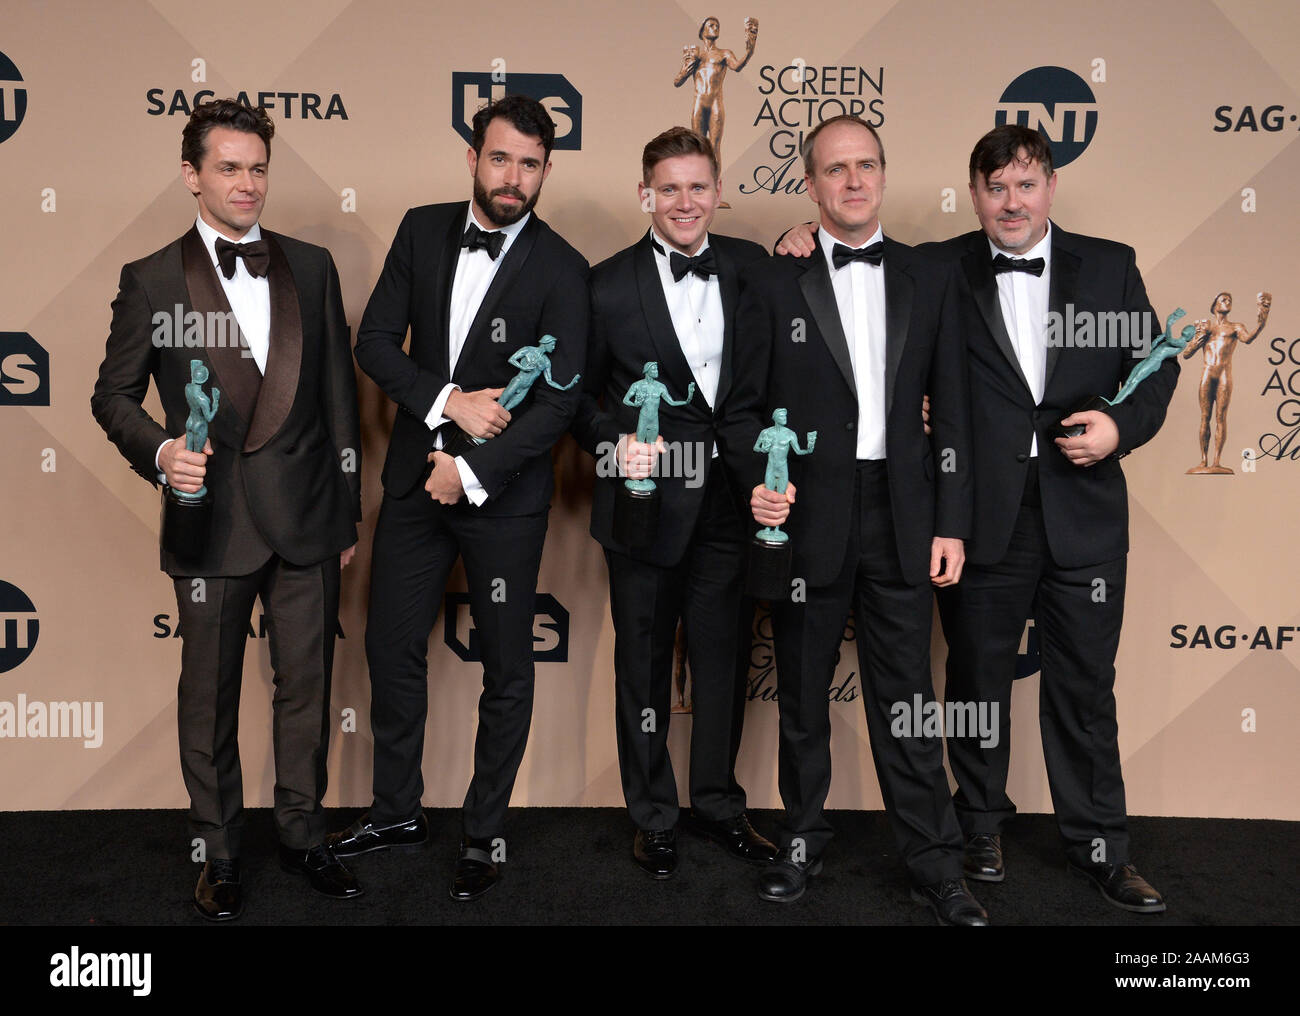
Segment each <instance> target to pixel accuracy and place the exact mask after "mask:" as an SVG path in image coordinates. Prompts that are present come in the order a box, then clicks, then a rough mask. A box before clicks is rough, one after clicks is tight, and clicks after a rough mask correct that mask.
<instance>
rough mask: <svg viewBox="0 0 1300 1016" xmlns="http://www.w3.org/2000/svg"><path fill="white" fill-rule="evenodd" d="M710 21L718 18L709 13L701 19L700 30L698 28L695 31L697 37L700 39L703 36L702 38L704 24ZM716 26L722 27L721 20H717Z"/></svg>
mask: <svg viewBox="0 0 1300 1016" xmlns="http://www.w3.org/2000/svg"><path fill="white" fill-rule="evenodd" d="M710 21H718V19H717V18H715V17H714V16H713V15H712V14H710V15H709V16H708V17H707V18H705V19H704V20H703V21H701V22H700V30H699V32H698V33H697V37H698V38H700V39H703V38H704V26H705V25H707V24H708V23H709V22H710ZM718 27H719V28H721V27H722V22H721V21H718Z"/></svg>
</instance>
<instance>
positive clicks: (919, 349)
mask: <svg viewBox="0 0 1300 1016" xmlns="http://www.w3.org/2000/svg"><path fill="white" fill-rule="evenodd" d="M803 154H804V162H805V173H806V177H805V179H806V181H807V185H808V191H809V195H810V196H811V197H812V199H813V201H814V202H816V203H817V205H818V208H819V211H820V218H821V226H822V228H821V231H820V234H819V240H820V243H819V245H818V248H817V249H816V250H815V251H814V253H813V256H812V257H811V258H809V259H807V260H798V259H794V258H777V259H773V260H768V261H763V262H759V263H757V264H755V265H754V266H752V267H751V268H750V269H749V271H748V272H747V273H746V277H745V287H744V290H743V293H742V298H741V306H740V311H739V314H738V317H737V322H736V331H737V335H738V336H740V341H738V343H737V347H736V352H735V355H734V357H733V367H734V375H735V380H734V382H733V385H732V390H731V393H730V395H729V396H728V399H729V402H728V405H727V406H726V407H724V408H725V415H726V418H727V421H728V422H727V426H726V429H725V430H724V432H723V444H724V447H725V450H726V454H727V456H728V462H729V463H734V465H735V469H736V470H737V472H738V474H739V475H741V476H745V477H747V478H748V480H747V488H748V487H749V486H751V485H752V491H753V493H752V500H751V506H752V511H753V515H754V519H755V521H757V522H758V523H761V524H762V525H764V526H770V525H777V524H787V523H788V529H787V532H788V533H789V536H790V541H791V544H792V546H793V566H792V580H793V581H792V590H791V597H790V598H789V599H788V600H785V601H782V602H780V603H773V605H772V606H773V615H774V621H775V649H776V660H777V674H778V697H779V703H780V710H781V742H780V744H781V747H780V789H781V797H782V800H783V801H784V803H785V808H786V814H785V821H784V827H783V829H782V831H781V840H780V846H781V853H780V856H779V858H778V860H777V862H776V863H775V864H773V865H772V866H770V867H769V868H767V869H765V870H764V872H763V874H762V876H761V878H760V885H759V895H760V896H761V897H762V898H763V899H767V900H773V901H780V902H785V901H789V900H793V899H797V898H798V897H799V896H800V895H802V893H803V892H804V889H805V885H806V883H807V881H808V879H809V877H810V876H813V875H816V874H817V873H818V872H819V871H820V870H821V863H822V862H821V855H822V852H823V851H824V850H825V848H826V846H827V844H828V843H829V841H830V838H831V827H830V825H829V823H828V822H827V821H826V817H825V814H824V811H823V805H824V803H825V800H826V794H827V791H828V789H829V786H830V715H829V702H828V693H829V688H830V685H831V679H832V676H833V674H834V670H835V665H836V661H837V658H838V651H839V647H840V641H841V637H842V634H843V630H844V619H845V617H846V615H847V614H848V612H849V610H850V609H852V611H853V614H854V619H855V626H856V632H857V648H858V662H859V667H860V674H859V678H860V681H861V685H862V692H863V701H864V705H865V708H866V716H867V729H868V732H869V734H870V737H871V745H872V754H873V756H874V758H875V764H876V772H877V776H878V777H879V780H880V787H881V793H882V795H883V797H884V802H885V808H886V810H887V812H888V814H889V817H890V820H891V822H892V824H893V826H894V831H895V834H896V836H897V839H898V843H899V846H900V849H901V853H902V856H903V860H904V862H905V864H906V866H907V869H908V874H909V877H910V879H911V882H912V887H913V890H912V891H913V895H914V898H915V899H917V900H918V902H922V903H924V904H926V905H928V906H930V907H931V908H932V909H933V910H934V912H935V913H936V915H937V916H938V918H939V920H940V921H941V922H943V923H952V924H966V925H977V924H985V923H987V915H986V914H985V913H984V910H983V908H982V907H981V906H980V905H979V903H978V902H977V901H976V900H975V898H974V897H973V896H972V895H971V894H970V892H969V890H968V889H967V887H966V884H965V882H964V880H963V879H962V843H961V834H960V829H959V827H958V825H957V820H956V817H955V816H954V814H953V806H952V798H951V795H950V794H949V791H948V783H947V776H946V774H945V772H944V768H943V746H942V745H941V744H940V743H939V741H938V739H937V738H932V737H894V736H893V735H892V734H891V731H890V720H891V709H892V708H893V707H894V706H895V704H897V703H904V704H906V705H907V706H908V707H909V708H911V705H912V703H913V702H914V701H915V698H914V696H919V697H920V698H921V700H922V701H923V702H925V703H932V702H933V700H934V693H933V689H932V687H931V680H930V618H931V612H932V596H933V594H932V592H931V583H933V584H935V585H949V584H952V583H954V582H956V581H957V580H958V579H959V578H960V576H961V569H962V562H963V547H962V541H963V539H964V538H965V537H966V536H967V535H968V533H969V530H970V513H971V486H970V479H971V472H970V462H971V452H970V435H969V433H968V423H967V407H966V383H965V363H964V351H963V347H962V343H961V339H960V334H959V331H958V329H957V318H956V300H955V292H954V286H953V284H952V282H951V273H950V271H949V270H948V269H947V268H946V267H945V266H942V265H939V264H936V263H934V262H932V261H931V260H930V259H927V258H925V257H923V256H921V255H919V254H917V253H916V252H915V251H913V250H911V249H910V248H908V247H906V246H905V245H903V244H900V243H897V242H895V241H893V240H891V239H882V237H883V234H882V232H881V229H880V225H879V219H878V213H879V208H880V203H881V198H882V196H883V191H884V185H885V160H884V152H883V150H882V147H881V145H880V140H879V138H878V136H877V135H876V132H875V131H874V129H872V128H871V127H870V126H869V125H868V124H866V123H865V122H864V121H862V120H861V119H860V118H857V117H853V116H844V117H835V118H833V119H830V120H826V121H824V122H823V123H822V124H820V125H819V126H818V127H817V128H816V129H814V130H813V131H812V132H811V133H810V134H809V135H808V138H807V139H806V140H805V142H804V150H803ZM941 392H942V393H943V394H942V396H940V394H939V393H941ZM926 393H929V394H930V395H931V396H932V404H933V411H932V420H931V423H932V426H933V437H932V438H927V436H926V433H925V430H924V427H923V423H922V419H921V416H920V414H919V413H918V412H917V410H918V408H919V407H920V405H921V402H922V398H923V396H924V395H925V394H926ZM775 409H786V410H787V411H788V415H789V423H790V426H791V427H792V428H794V429H796V430H797V431H799V432H800V433H803V432H805V431H816V432H817V434H818V440H817V446H816V450H815V451H814V452H813V453H812V454H811V455H806V456H801V457H799V458H798V459H796V460H794V461H792V462H791V463H790V466H789V469H790V476H791V479H792V482H791V483H790V485H789V487H788V489H787V490H786V491H785V492H774V491H768V490H767V489H766V487H765V486H764V485H763V482H762V480H763V459H762V457H760V456H757V455H755V454H754V452H753V447H754V443H755V438H756V437H757V434H758V432H759V430H760V428H761V427H763V426H765V425H766V423H767V420H768V419H769V418H770V417H771V414H772V412H773V410H775ZM796 488H797V494H798V500H797V502H796V501H795V495H796Z"/></svg>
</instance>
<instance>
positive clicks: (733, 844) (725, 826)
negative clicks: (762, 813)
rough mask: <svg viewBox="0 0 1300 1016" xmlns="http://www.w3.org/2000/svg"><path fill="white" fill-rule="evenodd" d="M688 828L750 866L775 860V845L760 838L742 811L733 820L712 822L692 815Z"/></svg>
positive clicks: (762, 837) (688, 820)
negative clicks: (721, 846) (719, 844)
mask: <svg viewBox="0 0 1300 1016" xmlns="http://www.w3.org/2000/svg"><path fill="white" fill-rule="evenodd" d="M687 825H688V827H689V828H690V829H691V830H692V831H693V832H696V833H698V834H699V835H701V836H704V837H706V838H707V839H710V840H713V841H714V842H715V843H721V844H722V845H723V846H724V847H726V849H727V853H729V854H730V855H731V856H732V857H735V858H739V859H740V860H742V861H748V862H749V863H750V864H771V863H772V862H773V861H775V860H776V845H775V844H774V843H772V841H771V840H769V839H767V838H766V837H765V836H760V835H759V834H758V833H757V832H756V831H755V830H754V827H753V826H752V825H750V824H749V816H748V815H746V814H745V813H744V812H743V811H742V812H741V813H740V814H739V815H737V816H736V817H735V818H732V819H726V820H724V821H713V820H711V819H707V818H700V817H699V816H698V815H696V814H694V813H692V814H691V815H690V816H689V817H688V819H687Z"/></svg>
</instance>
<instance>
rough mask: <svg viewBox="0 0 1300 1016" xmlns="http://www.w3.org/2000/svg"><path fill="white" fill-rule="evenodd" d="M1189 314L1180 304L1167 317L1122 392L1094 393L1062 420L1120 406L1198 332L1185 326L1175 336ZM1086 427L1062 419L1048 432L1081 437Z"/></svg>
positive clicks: (1121, 388) (1179, 351)
mask: <svg viewBox="0 0 1300 1016" xmlns="http://www.w3.org/2000/svg"><path fill="white" fill-rule="evenodd" d="M1186 315H1187V311H1185V310H1183V308H1182V307H1179V308H1178V309H1177V310H1175V311H1174V312H1173V313H1172V314H1170V315H1169V317H1168V319H1167V320H1166V321H1165V330H1164V334H1162V335H1159V336H1157V338H1156V342H1155V343H1154V345H1152V347H1151V352H1149V353H1148V354H1147V355H1146V356H1144V357H1143V358H1142V359H1141V360H1139V361H1138V362H1137V364H1136V365H1135V366H1134V368H1133V369H1132V370H1131V371H1129V375H1128V378H1127V379H1126V380H1125V381H1124V383H1123V384H1122V385H1120V389H1119V392H1118V393H1117V394H1116V395H1115V397H1114V398H1113V399H1107V398H1103V397H1102V396H1100V395H1094V396H1093V397H1092V398H1090V399H1088V400H1086V401H1085V402H1082V403H1080V404H1079V405H1077V406H1075V408H1074V409H1073V410H1072V411H1071V412H1069V413H1067V414H1066V415H1065V416H1063V417H1062V418H1061V419H1062V420H1068V419H1069V418H1070V417H1071V416H1073V415H1074V414H1075V413H1087V412H1092V411H1094V410H1097V411H1101V412H1105V411H1106V410H1107V409H1109V408H1110V407H1111V406H1118V405H1119V404H1120V403H1121V402H1123V401H1124V400H1125V399H1127V398H1128V397H1129V396H1130V395H1132V394H1133V393H1134V392H1135V391H1137V387H1138V385H1140V384H1141V383H1142V382H1143V381H1145V380H1146V379H1147V378H1149V377H1150V376H1151V375H1152V374H1154V373H1155V372H1156V371H1157V370H1159V369H1160V365H1161V364H1162V363H1164V362H1165V361H1166V360H1169V359H1172V358H1173V357H1175V356H1177V355H1178V354H1179V353H1181V352H1182V350H1183V347H1185V346H1186V345H1187V343H1188V342H1190V341H1191V338H1192V335H1193V334H1194V333H1195V331H1196V329H1194V328H1193V327H1192V326H1191V325H1188V326H1187V327H1186V328H1184V329H1183V331H1182V334H1180V335H1179V336H1178V337H1177V338H1173V337H1172V336H1173V331H1174V322H1175V321H1177V320H1178V319H1179V318H1181V317H1185V316H1186ZM1086 429H1087V428H1086V427H1084V426H1083V424H1081V423H1075V424H1071V425H1070V426H1068V427H1063V426H1062V425H1061V422H1060V420H1058V421H1057V422H1056V423H1054V424H1052V425H1051V426H1050V427H1048V429H1047V431H1048V433H1049V434H1050V435H1051V436H1052V437H1053V438H1058V437H1078V436H1079V435H1080V434H1082V433H1083V432H1084V430H1086Z"/></svg>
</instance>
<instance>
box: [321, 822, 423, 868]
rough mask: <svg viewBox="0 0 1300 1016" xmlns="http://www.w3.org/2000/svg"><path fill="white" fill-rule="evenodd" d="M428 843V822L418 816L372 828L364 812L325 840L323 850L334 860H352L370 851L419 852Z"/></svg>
mask: <svg viewBox="0 0 1300 1016" xmlns="http://www.w3.org/2000/svg"><path fill="white" fill-rule="evenodd" d="M428 842H429V820H428V819H426V818H425V817H424V812H423V811H422V812H420V813H419V814H418V815H416V816H415V818H413V819H410V820H408V821H406V822H398V823H397V824H396V825H384V826H381V825H375V824H374V823H373V822H371V821H370V812H368V811H367V812H365V813H364V814H363V815H362V816H361V817H360V818H359V819H357V820H356V821H355V822H353V823H352V824H351V825H350V826H348V827H347V828H346V829H344V830H343V831H342V832H337V833H330V834H329V835H328V836H326V837H325V846H327V847H329V848H330V850H332V851H333V852H334V854H335V856H337V857H355V856H356V855H357V854H368V853H370V851H372V850H419V849H420V848H421V847H423V846H424V845H425V844H426V843H428Z"/></svg>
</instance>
